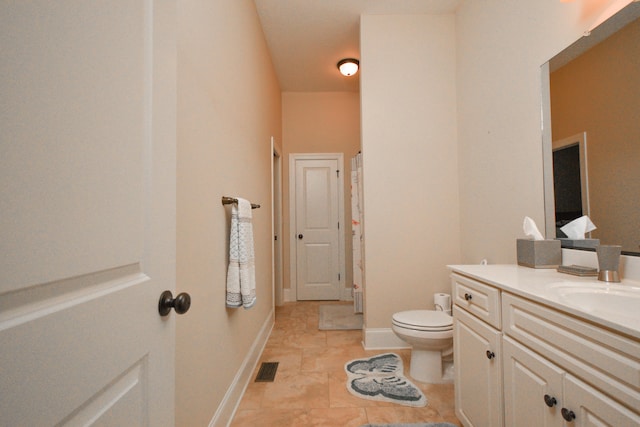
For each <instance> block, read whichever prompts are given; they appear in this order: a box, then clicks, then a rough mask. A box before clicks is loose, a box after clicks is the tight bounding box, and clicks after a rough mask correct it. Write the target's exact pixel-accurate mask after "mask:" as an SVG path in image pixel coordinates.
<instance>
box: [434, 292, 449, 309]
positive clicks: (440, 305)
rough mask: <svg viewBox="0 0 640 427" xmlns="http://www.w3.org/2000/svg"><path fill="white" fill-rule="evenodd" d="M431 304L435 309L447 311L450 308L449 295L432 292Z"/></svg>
mask: <svg viewBox="0 0 640 427" xmlns="http://www.w3.org/2000/svg"><path fill="white" fill-rule="evenodd" d="M433 304H434V305H435V306H436V310H437V311H449V310H451V295H449V294H434V295H433Z"/></svg>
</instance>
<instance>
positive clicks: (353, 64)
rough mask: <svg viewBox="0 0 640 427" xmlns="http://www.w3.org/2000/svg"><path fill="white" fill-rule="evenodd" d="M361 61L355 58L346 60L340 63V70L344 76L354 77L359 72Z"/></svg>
mask: <svg viewBox="0 0 640 427" xmlns="http://www.w3.org/2000/svg"><path fill="white" fill-rule="evenodd" d="M359 65H360V61H358V60H357V59H353V58H345V59H342V60H340V61H339V62H338V70H340V73H341V74H342V75H343V76H353V75H354V74H355V73H357V72H358V67H359Z"/></svg>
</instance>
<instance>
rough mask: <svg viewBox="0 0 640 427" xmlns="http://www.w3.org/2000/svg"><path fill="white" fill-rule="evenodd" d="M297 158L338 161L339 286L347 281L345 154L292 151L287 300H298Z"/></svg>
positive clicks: (290, 158)
mask: <svg viewBox="0 0 640 427" xmlns="http://www.w3.org/2000/svg"><path fill="white" fill-rule="evenodd" d="M296 160H336V161H337V162H338V170H340V173H341V174H342V176H341V177H340V180H338V221H339V222H340V230H339V231H340V233H339V234H338V236H339V238H338V260H339V261H338V263H339V270H340V280H339V281H338V286H339V287H340V288H344V287H345V286H344V284H345V282H346V264H345V237H344V228H343V227H346V226H347V224H346V223H345V219H344V180H345V175H344V174H345V171H344V155H343V154H342V153H304V154H300V153H290V154H289V298H292V299H285V301H296V300H297V298H298V295H297V286H298V284H297V280H296V275H297V271H296V266H297V263H296V251H295V250H294V249H295V247H296V233H295V229H296ZM343 295H344V291H341V292H340V298H342V297H343Z"/></svg>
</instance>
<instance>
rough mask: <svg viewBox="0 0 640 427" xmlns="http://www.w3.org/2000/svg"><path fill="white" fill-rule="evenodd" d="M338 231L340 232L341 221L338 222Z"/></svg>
mask: <svg viewBox="0 0 640 427" xmlns="http://www.w3.org/2000/svg"><path fill="white" fill-rule="evenodd" d="M338 230H340V221H338Z"/></svg>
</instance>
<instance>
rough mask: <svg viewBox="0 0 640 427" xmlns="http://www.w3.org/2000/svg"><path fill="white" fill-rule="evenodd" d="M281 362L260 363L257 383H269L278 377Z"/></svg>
mask: <svg viewBox="0 0 640 427" xmlns="http://www.w3.org/2000/svg"><path fill="white" fill-rule="evenodd" d="M278 363H279V362H264V363H263V364H262V365H260V370H259V371H258V375H256V381H255V382H257V383H269V382H273V380H274V379H275V378H276V371H277V370H278Z"/></svg>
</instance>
